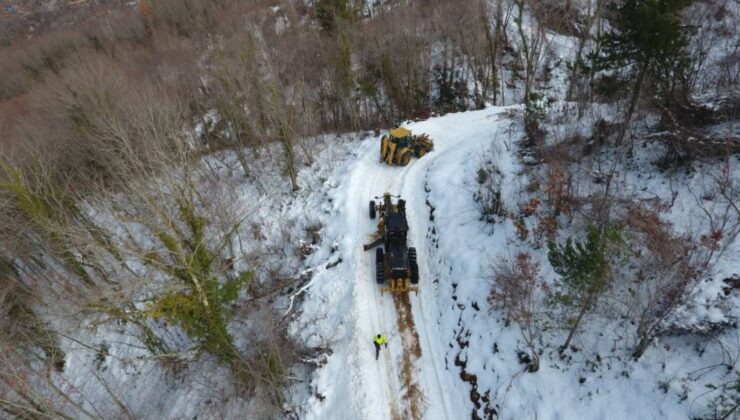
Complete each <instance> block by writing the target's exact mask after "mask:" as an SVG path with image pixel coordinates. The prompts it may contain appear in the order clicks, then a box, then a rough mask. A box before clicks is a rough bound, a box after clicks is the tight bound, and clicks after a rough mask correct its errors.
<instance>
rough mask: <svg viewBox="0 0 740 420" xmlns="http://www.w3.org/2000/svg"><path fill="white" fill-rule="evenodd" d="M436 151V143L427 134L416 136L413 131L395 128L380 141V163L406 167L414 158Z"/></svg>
mask: <svg viewBox="0 0 740 420" xmlns="http://www.w3.org/2000/svg"><path fill="white" fill-rule="evenodd" d="M432 150H434V142H433V141H432V139H430V138H429V136H428V135H426V134H421V135H419V136H415V135H413V134H411V130H409V129H406V128H403V127H398V128H394V129H393V130H391V131H390V132H388V134H386V135H385V136H383V138H382V139H381V140H380V161H381V162H385V163H387V164H389V165H400V166H406V165H408V164H409V162H410V161H411V157H412V156H416V157H417V158H420V157H422V156H424V155H425V154H427V153H429V152H431V151H432Z"/></svg>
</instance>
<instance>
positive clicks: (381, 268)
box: [375, 248, 385, 284]
mask: <svg viewBox="0 0 740 420" xmlns="http://www.w3.org/2000/svg"><path fill="white" fill-rule="evenodd" d="M375 281H376V282H377V283H378V284H383V283H385V254H384V253H383V248H377V249H376V250H375Z"/></svg>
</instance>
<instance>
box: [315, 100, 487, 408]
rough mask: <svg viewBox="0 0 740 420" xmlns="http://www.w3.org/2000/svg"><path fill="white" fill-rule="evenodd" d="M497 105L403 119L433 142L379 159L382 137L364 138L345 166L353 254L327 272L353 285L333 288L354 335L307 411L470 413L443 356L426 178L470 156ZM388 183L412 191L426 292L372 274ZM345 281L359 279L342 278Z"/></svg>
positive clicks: (414, 235) (344, 228)
mask: <svg viewBox="0 0 740 420" xmlns="http://www.w3.org/2000/svg"><path fill="white" fill-rule="evenodd" d="M499 112H500V109H497V108H491V109H487V110H484V111H478V112H472V113H463V114H450V115H447V116H445V117H444V118H435V119H430V120H428V121H424V122H419V123H412V124H408V125H405V126H407V127H409V128H410V129H412V130H413V132H414V133H416V134H421V133H427V134H429V135H430V136H431V137H432V138H433V139H434V142H435V150H434V151H433V152H432V153H430V154H428V155H426V156H425V157H424V158H422V159H419V160H416V159H415V160H413V161H412V163H411V164H410V165H409V166H407V167H403V168H399V167H390V166H387V165H383V164H380V163H379V162H378V149H379V141H378V139H369V140H366V141H365V142H363V143H362V144H361V146H360V150H359V151H358V157H357V159H356V160H355V161H354V162H352V163H350V165H349V166H348V167H347V169H346V171H345V174H346V178H345V179H343V180H342V186H341V187H340V191H338V195H337V203H336V204H335V206H337V208H338V210H339V213H340V214H341V215H342V217H341V218H340V219H339V220H337V222H336V223H337V226H334V228H335V230H336V231H338V232H344V234H343V235H342V239H341V241H340V250H341V254H342V255H343V256H345V257H346V260H347V261H345V263H343V264H341V265H340V266H339V267H338V268H339V269H337V270H332V272H326V273H324V274H325V275H326V277H328V278H326V279H322V280H321V281H322V282H327V284H335V285H336V286H337V288H338V289H339V290H346V293H345V294H344V295H342V294H341V293H340V292H334V293H333V296H332V297H333V298H334V299H336V304H337V306H339V307H341V308H344V309H345V310H346V311H349V312H350V313H349V314H345V318H344V321H343V323H344V322H346V328H347V329H348V333H347V334H346V335H347V337H348V339H347V340H346V341H347V342H346V346H342V347H343V348H339V349H336V352H337V354H336V355H335V356H337V357H335V358H334V359H333V364H332V363H330V366H328V367H327V368H326V369H325V370H324V372H323V374H320V375H319V376H320V379H319V380H318V382H319V383H324V384H325V385H324V386H325V387H326V388H327V389H331V393H332V394H333V395H332V397H331V399H333V401H327V402H326V403H325V404H323V405H324V407H322V408H319V407H316V410H312V411H311V412H310V413H309V415H308V418H336V419H340V418H341V419H347V418H357V419H412V418H413V419H418V418H424V419H458V418H461V415H462V416H465V417H467V413H469V412H470V408H471V402H470V400H469V397H468V396H467V395H466V394H467V393H466V392H465V391H464V388H465V387H464V386H463V383H462V382H461V381H460V378H459V374H458V373H456V372H454V371H453V370H452V369H449V368H448V366H447V362H446V361H445V359H444V357H445V346H446V345H447V343H446V342H445V341H444V338H442V336H441V331H440V330H439V325H438V319H439V309H438V302H437V290H436V288H437V285H436V284H434V283H433V281H432V280H433V279H434V278H438V277H439V275H438V273H434V272H433V269H432V268H430V266H429V265H428V264H427V263H426V262H427V261H428V259H429V258H432V256H430V255H428V254H429V249H430V247H429V246H428V244H427V241H428V239H427V233H428V230H429V220H428V219H429V209H428V207H427V205H426V194H427V192H426V191H425V182H426V179H427V176H428V174H429V173H430V171H433V170H434V168H435V162H436V161H438V160H440V159H444V158H445V157H448V158H449V157H453V158H457V159H460V157H461V156H462V158H463V159H464V158H465V156H469V155H471V152H473V153H475V152H476V151H482V150H483V148H484V144H485V143H486V142H489V143H490V139H491V138H492V133H493V132H494V131H495V130H496V128H497V123H496V122H495V120H497V118H496V115H497V114H498V113H499ZM461 164H464V161H463V162H461ZM384 192H390V193H391V194H394V195H396V194H400V195H401V196H402V197H403V198H404V199H405V200H407V209H408V212H407V213H408V218H409V227H410V232H409V238H410V246H415V247H416V248H417V252H418V256H419V270H420V282H419V288H420V291H419V294H418V295H415V294H413V293H412V294H410V295H409V296H408V297H406V296H403V297H401V296H396V297H395V298H394V296H392V295H391V294H388V293H386V294H384V295H381V292H380V287H379V286H378V285H377V284H376V282H375V277H374V276H375V269H374V267H375V257H374V255H375V253H374V252H373V251H363V249H362V245H363V243H365V242H367V240H368V237H369V235H370V234H371V233H372V232H374V231H375V230H376V223H377V220H371V219H370V218H369V215H368V213H367V206H368V201H369V200H371V199H373V198H374V197H376V196H380V195H382V194H383V193H384ZM340 224H341V226H340ZM340 282H351V283H349V284H341V286H340ZM325 287H326V288H328V287H329V286H325ZM350 296H351V298H350ZM330 299H331V297H330ZM349 299H351V303H349V302H347V300H349ZM337 311H339V309H337ZM378 333H382V334H384V335H386V336H387V337H388V339H389V345H388V349H383V350H382V351H381V355H380V358H379V360H377V361H376V360H375V349H374V346H373V344H372V337H373V336H374V335H375V334H378ZM343 384H346V385H347V386H348V388H349V389H345V388H346V387H344V386H343ZM319 387H321V385H319ZM463 413H465V414H463Z"/></svg>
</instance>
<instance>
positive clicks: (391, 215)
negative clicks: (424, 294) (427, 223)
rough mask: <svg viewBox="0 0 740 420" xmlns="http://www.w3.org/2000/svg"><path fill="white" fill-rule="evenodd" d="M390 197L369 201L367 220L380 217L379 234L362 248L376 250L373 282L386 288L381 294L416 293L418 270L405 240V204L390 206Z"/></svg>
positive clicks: (413, 250)
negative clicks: (386, 282) (378, 200)
mask: <svg viewBox="0 0 740 420" xmlns="http://www.w3.org/2000/svg"><path fill="white" fill-rule="evenodd" d="M391 197H392V196H391V195H390V193H385V194H383V197H376V199H380V198H382V200H383V201H381V202H380V203H376V202H375V201H370V218H371V219H375V216H376V215H379V216H380V222H379V223H378V231H377V232H375V233H374V234H373V238H372V240H371V241H370V242H369V243H367V244H365V245H364V246H363V248H364V249H365V251H368V250H370V249H372V248H375V247H378V248H377V249H376V250H375V281H376V282H377V283H378V284H384V283H385V281H386V280H388V286H385V287H383V288H382V289H381V291H382V292H391V293H405V292H409V291H414V292H417V293H418V291H419V289H418V288H417V287H416V284H417V283H419V266H418V264H417V262H416V248H413V247H408V244H407V242H408V240H407V238H406V236H407V233H408V231H409V225H408V222H407V221H406V202H405V201H404V200H402V199H401V198H400V197H396V198H398V200H397V201H396V203H395V204H394V203H393V200H392V199H391ZM412 285H413V286H412Z"/></svg>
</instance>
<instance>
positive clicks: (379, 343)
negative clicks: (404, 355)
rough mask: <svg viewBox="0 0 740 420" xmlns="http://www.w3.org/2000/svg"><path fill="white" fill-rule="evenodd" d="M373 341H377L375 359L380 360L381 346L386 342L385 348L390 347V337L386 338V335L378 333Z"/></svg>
mask: <svg viewBox="0 0 740 420" xmlns="http://www.w3.org/2000/svg"><path fill="white" fill-rule="evenodd" d="M373 343H375V360H378V356H379V355H380V346H382V345H383V344H385V348H388V339H387V338H385V336H384V335H380V334H378V335H376V336H375V337H374V338H373Z"/></svg>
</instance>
